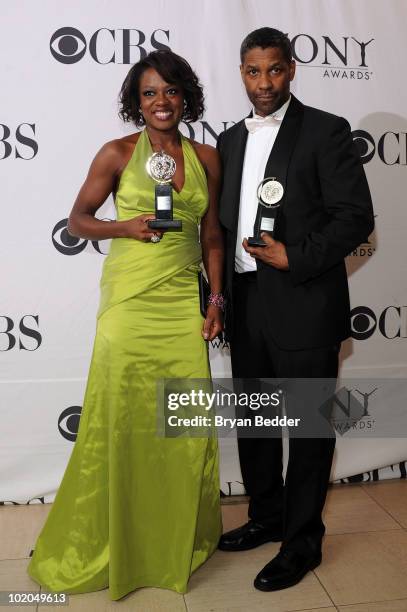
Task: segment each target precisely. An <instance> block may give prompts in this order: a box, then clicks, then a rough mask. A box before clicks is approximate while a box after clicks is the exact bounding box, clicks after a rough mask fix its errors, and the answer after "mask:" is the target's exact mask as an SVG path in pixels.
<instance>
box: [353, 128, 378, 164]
mask: <svg viewBox="0 0 407 612" xmlns="http://www.w3.org/2000/svg"><path fill="white" fill-rule="evenodd" d="M352 136H353V141H354V143H355V145H356V146H357V149H358V151H359V155H360V159H361V160H362V163H363V164H367V163H368V162H370V160H371V159H372V158H373V156H374V154H375V153H376V144H375V141H374V140H373V136H371V135H370V134H369V132H365V131H364V130H355V131H354V132H352Z"/></svg>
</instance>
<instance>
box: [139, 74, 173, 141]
mask: <svg viewBox="0 0 407 612" xmlns="http://www.w3.org/2000/svg"><path fill="white" fill-rule="evenodd" d="M139 94H140V109H141V112H142V113H143V117H144V120H145V122H146V125H147V126H148V127H153V128H155V129H157V130H170V129H172V128H174V127H175V126H177V125H178V124H179V122H180V121H181V118H182V113H183V111H184V96H183V92H182V90H181V89H180V88H179V87H178V86H177V85H172V84H171V83H167V82H166V81H164V79H163V78H162V76H161V75H160V74H159V73H158V72H157V71H156V70H154V68H148V69H147V70H145V71H144V72H143V74H142V75H141V78H140V92H139Z"/></svg>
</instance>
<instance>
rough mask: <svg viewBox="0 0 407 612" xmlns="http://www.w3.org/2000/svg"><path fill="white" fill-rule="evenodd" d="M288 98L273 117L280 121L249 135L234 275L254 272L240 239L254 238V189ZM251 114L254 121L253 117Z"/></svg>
mask: <svg viewBox="0 0 407 612" xmlns="http://www.w3.org/2000/svg"><path fill="white" fill-rule="evenodd" d="M290 100H291V96H290V98H288V100H287V102H285V103H284V104H283V105H282V106H281V107H280V108H279V109H278V110H277V111H275V112H274V113H273V116H274V117H276V118H277V119H279V121H278V122H276V124H275V125H265V126H263V127H261V128H260V129H258V130H256V131H255V132H254V133H253V134H250V133H249V134H248V136H247V143H246V151H245V156H244V163H243V172H242V183H241V187H240V206H239V222H238V227H237V241H236V255H235V271H236V272H239V273H241V272H252V271H256V270H257V266H256V261H255V259H254V257H252V256H251V255H249V254H248V253H246V251H245V250H244V248H243V247H242V242H243V238H248V237H249V236H253V227H254V222H255V220H256V214H257V206H258V200H257V187H258V186H259V183H260V182H261V181H262V180H263V179H264V172H265V170H266V164H267V160H268V158H269V156H270V152H271V150H272V148H273V145H274V142H275V140H276V137H277V134H278V130H279V129H280V125H281V121H282V120H283V118H284V115H285V113H286V110H287V108H288V105H289V104H290ZM256 116H257V115H256V113H255V112H254V110H253V117H256Z"/></svg>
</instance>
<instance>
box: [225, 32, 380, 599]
mask: <svg viewBox="0 0 407 612" xmlns="http://www.w3.org/2000/svg"><path fill="white" fill-rule="evenodd" d="M240 70H241V76H242V79H243V83H244V85H245V88H246V92H247V95H248V97H249V99H250V101H251V103H252V105H253V113H252V114H251V117H249V118H247V119H246V120H244V121H240V122H239V123H237V124H236V125H234V126H233V127H232V128H230V129H228V130H226V131H225V132H224V133H223V134H221V135H220V137H219V141H218V149H219V151H220V154H221V157H222V161H223V165H224V179H223V190H222V195H221V201H220V220H221V223H222V225H223V227H224V230H225V234H226V286H227V293H228V296H229V306H228V312H227V319H226V324H227V332H228V334H229V338H230V345H231V357H232V371H233V376H234V378H249V379H253V378H270V377H279V378H280V377H282V378H290V379H293V378H298V379H299V378H301V379H304V378H306V379H308V378H330V379H336V377H337V373H338V352H339V348H340V343H341V341H342V340H344V339H345V338H347V337H349V335H350V307H349V294H348V284H347V277H346V270H345V265H344V257H345V256H346V255H347V254H348V253H350V252H351V251H352V250H354V249H355V248H356V247H357V246H358V245H359V244H360V243H361V242H363V241H365V240H366V239H367V238H368V235H369V234H370V232H371V231H372V230H373V225H374V222H373V211H372V203H371V198H370V194H369V188H368V185H367V181H366V177H365V174H364V171H363V167H362V164H361V162H360V158H359V155H358V152H357V149H356V147H355V145H354V143H353V140H352V136H351V132H350V128H349V124H348V123H347V121H346V120H345V119H343V118H341V117H337V116H335V115H332V114H328V113H326V112H323V111H320V110H317V109H315V108H311V107H307V106H304V105H303V104H302V103H301V102H299V101H298V100H297V99H296V98H295V97H294V96H293V95H290V82H291V81H292V80H293V78H294V74H295V62H294V61H293V59H292V53H291V45H290V41H289V39H288V38H287V36H286V35H285V34H283V33H282V32H280V31H279V30H275V29H272V28H260V29H258V30H255V31H254V32H252V33H251V34H249V35H248V36H247V37H246V38H245V40H244V41H243V43H242V46H241V67H240ZM264 178H268V179H270V180H271V179H273V180H274V181H277V183H279V184H280V185H278V184H277V190H276V191H273V190H272V191H271V195H270V193H269V196H268V197H269V200H270V201H271V202H272V204H273V205H275V204H278V205H279V208H278V212H277V216H276V218H275V220H274V227H272V226H270V225H267V226H266V228H267V229H272V231H270V232H269V233H264V232H262V233H261V238H262V239H263V241H264V243H265V246H254V247H251V246H249V244H248V241H247V237H248V236H253V235H254V230H253V226H254V223H255V219H256V213H257V209H258V199H257V191H258V186H259V184H260V183H261V181H262V180H263V179H264ZM273 186H274V187H275V186H276V183H275V182H274V183H273ZM276 194H277V195H276ZM279 198H280V199H279ZM266 199H267V197H266ZM278 200H279V201H278ZM238 445H239V457H240V464H241V470H242V475H243V480H244V485H245V488H246V491H247V493H248V495H249V496H250V503H249V518H250V520H249V522H248V523H247V524H245V525H243V526H242V527H240V528H238V529H235V530H233V531H231V532H229V533H226V534H224V535H223V536H222V538H221V540H220V543H219V548H220V549H221V550H228V551H237V550H248V549H250V548H254V547H256V546H259V545H261V544H263V543H265V542H269V541H282V545H281V549H280V552H279V553H278V555H277V556H276V557H275V558H274V559H273V560H272V561H271V562H270V563H268V564H267V565H266V566H265V567H264V568H263V570H262V571H261V572H260V573H259V574H258V576H257V577H256V579H255V582H254V585H255V587H256V588H258V589H260V590H264V591H272V590H278V589H283V588H286V587H289V586H292V585H294V584H296V583H297V582H299V581H300V580H301V579H302V578H303V577H304V576H305V574H306V573H307V572H308V571H309V570H311V569H313V568H315V567H317V566H318V565H319V564H320V562H321V543H322V538H323V535H324V532H325V527H324V524H323V522H322V518H321V514H322V510H323V506H324V503H325V497H326V492H327V487H328V481H329V476H330V469H331V464H332V457H333V452H334V446H335V437H334V436H331V437H329V436H327V437H314V438H312V439H311V438H300V437H294V436H292V437H290V441H289V460H288V467H287V473H286V479H285V483H284V482H283V478H282V441H281V438H278V437H277V438H262V439H250V438H242V437H241V438H239V440H238Z"/></svg>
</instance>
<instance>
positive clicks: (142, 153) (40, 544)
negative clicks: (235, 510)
mask: <svg viewBox="0 0 407 612" xmlns="http://www.w3.org/2000/svg"><path fill="white" fill-rule="evenodd" d="M182 148H183V154H184V161H185V164H184V165H185V183H184V186H183V188H182V190H181V192H180V193H177V192H176V191H175V190H174V193H173V196H174V216H175V218H179V219H182V223H183V231H182V232H168V233H166V234H165V235H164V237H163V239H162V241H161V242H159V243H157V244H153V243H150V242H149V243H145V242H141V241H139V240H133V239H129V238H116V239H114V240H112V243H111V248H110V253H109V255H108V256H107V257H106V260H105V263H104V268H103V274H102V279H101V302H100V308H99V312H98V322H97V331H96V337H95V344H94V349H93V355H92V361H91V365H90V371H89V378H88V383H87V388H86V394H85V399H84V405H83V410H82V416H81V419H80V426H79V432H78V437H77V441H76V443H75V446H74V449H73V452H72V455H71V458H70V461H69V463H68V467H67V469H66V472H65V475H64V478H63V480H62V483H61V485H60V488H59V490H58V493H57V496H56V499H55V502H54V504H53V506H52V508H51V511H50V514H49V516H48V519H47V521H46V524H45V526H44V528H43V530H42V532H41V534H40V536H39V538H38V540H37V543H36V545H35V551H34V555H33V558H32V560H31V562H30V565H29V574H30V576H31V577H32V578H33V579H34V580H36V581H37V582H38V583H40V584H41V585H42V586H43V587H44V588H45V590H50V591H60V592H61V591H62V592H66V593H83V592H89V591H96V590H99V589H103V588H106V587H109V594H110V596H111V598H112V599H119V598H121V597H123V596H124V595H126V594H127V593H129V592H130V591H133V590H134V589H136V588H139V587H163V588H167V589H173V590H175V591H178V592H180V593H184V592H185V591H186V589H187V583H188V579H189V577H190V575H191V573H192V572H193V571H194V570H196V569H197V568H198V567H199V566H200V565H201V564H202V563H203V562H204V561H205V560H206V559H207V558H208V557H209V556H210V555H211V554H212V553H213V551H214V550H215V549H216V546H217V543H218V540H219V537H220V533H221V519H220V502H219V473H218V469H219V467H218V448H217V441H216V439H215V438H214V437H209V438H191V437H189V438H188V437H183V438H163V437H158V436H157V433H156V421H157V414H156V380H157V379H162V378H164V377H165V378H178V377H180V378H187V377H192V378H208V377H209V376H210V373H209V361H208V347H207V344H206V343H205V341H204V340H203V338H202V336H201V329H202V323H203V319H202V316H201V314H200V310H199V293H198V282H197V271H198V268H199V264H200V262H201V247H200V244H199V240H198V224H199V222H200V219H201V217H202V216H203V215H204V213H205V211H206V209H207V206H208V189H207V182H206V176H205V172H204V170H203V168H202V166H201V164H200V162H199V160H198V158H197V156H196V153H195V151H194V149H193V147H192V145H191V144H190V143H189V142H188V140H187V139H185V138H184V137H182ZM151 153H152V150H151V145H150V141H149V138H148V135H147V132H146V131H145V130H144V131H143V132H142V133H141V135H140V138H139V140H138V142H137V144H136V146H135V148H134V152H133V155H132V157H131V159H130V161H129V162H128V165H127V166H126V168H125V169H124V171H123V173H122V176H121V179H120V184H119V188H118V191H117V195H116V207H117V215H118V219H119V220H124V219H130V218H132V217H135V216H136V215H140V214H143V213H152V212H153V211H154V186H155V183H154V182H153V180H152V179H150V178H149V176H148V175H147V173H146V171H145V163H146V160H147V159H148V157H149V156H150V155H151Z"/></svg>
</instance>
